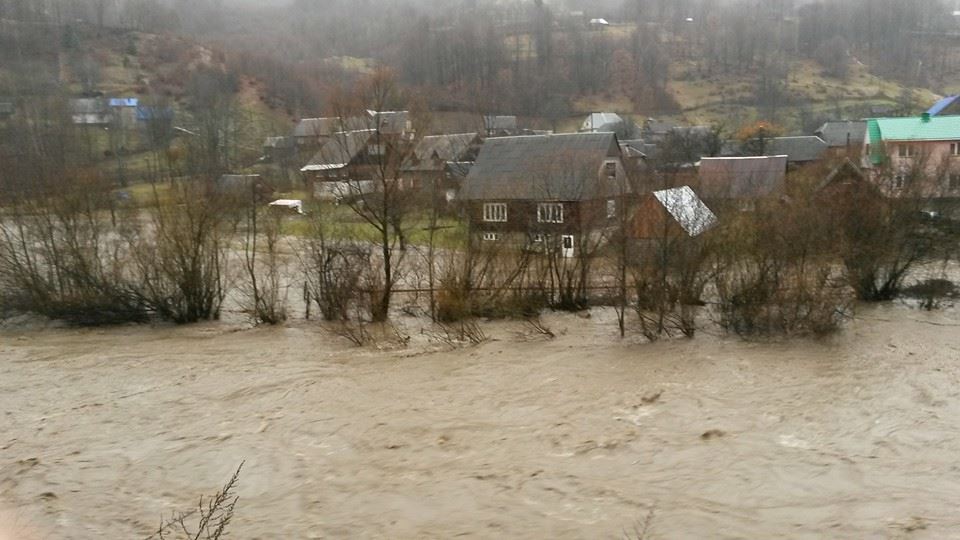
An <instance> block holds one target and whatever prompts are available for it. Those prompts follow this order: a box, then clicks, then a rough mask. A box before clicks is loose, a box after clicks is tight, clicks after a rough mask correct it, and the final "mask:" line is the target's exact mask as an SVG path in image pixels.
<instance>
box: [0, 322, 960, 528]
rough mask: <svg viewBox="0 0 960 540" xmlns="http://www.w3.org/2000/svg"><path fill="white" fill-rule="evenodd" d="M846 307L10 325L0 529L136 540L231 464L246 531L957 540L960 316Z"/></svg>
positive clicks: (0, 451)
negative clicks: (482, 328)
mask: <svg viewBox="0 0 960 540" xmlns="http://www.w3.org/2000/svg"><path fill="white" fill-rule="evenodd" d="M860 315H861V318H860V319H858V320H856V321H853V322H851V323H850V324H849V325H848V327H847V328H846V329H845V331H844V332H843V333H841V334H840V335H838V336H835V337H833V338H831V339H829V340H827V341H823V342H790V343H764V344H757V343H752V344H751V343H742V342H740V341H738V340H736V339H733V338H724V337H718V336H709V335H702V336H700V337H698V338H697V339H696V340H693V341H673V342H663V343H657V344H652V345H651V344H640V343H633V342H630V343H624V342H620V341H619V340H617V339H616V337H615V324H614V323H613V321H612V320H610V319H611V315H610V314H609V313H604V312H595V313H594V314H593V317H592V318H590V319H584V318H579V317H576V316H571V315H563V316H559V315H556V316H550V317H547V318H546V320H547V321H548V324H549V325H550V327H551V328H552V329H553V331H554V332H556V333H557V334H558V336H557V337H556V339H552V340H546V339H543V338H539V337H533V336H530V335H526V336H523V335H520V333H521V332H520V330H521V329H520V327H519V326H518V325H510V324H506V323H497V324H492V325H489V326H488V327H487V332H488V333H489V335H490V336H491V337H492V338H494V339H493V340H492V341H490V342H488V343H486V344H484V345H481V346H479V347H474V348H466V349H462V350H456V351H451V350H449V349H448V348H444V347H443V346H442V345H439V344H435V343H430V342H429V341H428V340H427V339H425V338H423V337H422V336H420V335H414V336H413V339H412V340H411V343H410V345H409V346H408V347H405V348H401V347H391V348H376V347H369V348H364V349H358V348H354V347H352V346H350V345H349V344H347V343H345V342H344V341H342V340H341V339H340V338H336V337H333V336H331V335H330V334H328V333H325V332H324V331H322V330H320V329H319V328H318V327H317V326H316V325H313V324H309V323H295V324H292V325H289V326H287V327H284V328H258V329H247V328H243V327H240V326H236V325H231V324H227V323H218V324H210V325H200V326H193V327H186V328H173V327H124V328H119V329H105V330H76V329H57V328H46V329H36V328H27V327H8V328H6V329H3V330H0V411H2V416H0V508H3V509H5V511H4V512H2V513H0V520H3V521H6V522H7V525H8V526H10V524H11V523H12V522H14V521H15V522H17V523H18V524H19V525H18V526H21V527H22V526H27V527H29V528H32V529H34V530H35V531H36V534H37V536H38V537H39V538H50V539H72V540H73V539H77V540H86V539H91V540H92V539H113V538H118V539H119V538H124V539H128V538H142V537H145V536H147V535H149V534H150V533H151V532H153V530H154V529H155V528H156V526H157V524H158V523H159V522H160V518H161V515H162V514H163V515H169V513H170V512H171V511H173V510H177V509H188V508H190V507H192V506H193V505H195V503H196V501H197V499H198V498H199V496H200V495H204V494H210V493H213V492H215V491H216V490H217V489H218V488H219V487H220V486H221V485H222V484H223V483H224V482H225V481H226V480H227V479H228V478H229V476H230V474H231V473H232V472H233V470H234V469H236V467H237V466H238V465H239V464H240V462H241V461H245V463H246V464H245V466H244V469H243V472H242V475H241V478H240V488H239V491H238V493H239V495H240V502H239V503H238V506H237V514H236V518H235V522H234V524H233V527H232V531H233V537H235V538H244V539H255V538H262V539H266V538H290V539H293V538H297V539H299V538H444V539H446V538H453V537H466V538H470V537H472V538H623V537H624V532H625V531H626V532H628V533H631V534H632V533H633V531H634V529H635V528H636V529H638V530H639V529H643V528H644V527H645V526H646V527H647V530H646V535H645V538H851V539H854V538H855V539H863V538H938V539H940V538H960V512H958V510H957V507H958V503H960V332H958V330H960V314H958V313H957V312H956V311H953V310H950V311H944V312H934V313H925V312H921V311H917V310H911V309H908V308H906V307H902V306H888V307H883V308H878V309H872V310H865V311H862V312H861V314H860ZM633 536H634V537H636V536H638V535H637V534H633ZM0 537H2V533H0Z"/></svg>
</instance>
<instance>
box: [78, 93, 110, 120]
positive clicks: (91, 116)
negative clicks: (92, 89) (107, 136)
mask: <svg viewBox="0 0 960 540" xmlns="http://www.w3.org/2000/svg"><path fill="white" fill-rule="evenodd" d="M69 106H70V116H71V118H72V120H73V123H74V124H76V125H78V126H109V125H110V124H111V123H112V122H113V115H112V114H111V112H110V107H109V106H108V105H107V101H106V100H103V99H99V98H77V99H71V100H70V103H69Z"/></svg>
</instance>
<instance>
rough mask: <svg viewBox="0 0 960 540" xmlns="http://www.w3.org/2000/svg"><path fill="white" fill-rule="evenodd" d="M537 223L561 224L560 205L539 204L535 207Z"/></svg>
mask: <svg viewBox="0 0 960 540" xmlns="http://www.w3.org/2000/svg"><path fill="white" fill-rule="evenodd" d="M537 221H539V222H540V223H563V204H562V203H540V204H538V205H537Z"/></svg>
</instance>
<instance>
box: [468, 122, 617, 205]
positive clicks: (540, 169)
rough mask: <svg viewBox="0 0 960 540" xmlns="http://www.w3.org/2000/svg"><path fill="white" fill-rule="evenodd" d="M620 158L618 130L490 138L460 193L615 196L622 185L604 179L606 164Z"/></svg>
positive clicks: (523, 196)
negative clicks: (615, 131)
mask: <svg viewBox="0 0 960 540" xmlns="http://www.w3.org/2000/svg"><path fill="white" fill-rule="evenodd" d="M619 157H620V148H619V146H618V144H617V137H616V135H614V134H613V133H566V134H560V135H531V136H520V137H502V138H493V139H487V140H486V142H485V143H484V144H483V147H482V148H481V149H480V155H479V156H477V161H476V163H474V166H473V168H472V169H471V170H470V174H469V175H468V176H467V180H466V182H465V183H464V187H463V190H462V192H461V194H460V197H459V198H460V199H462V200H467V201H470V200H494V201H497V200H501V201H502V200H555V201H580V200H587V199H594V198H604V197H608V196H611V195H616V194H618V193H619V192H620V188H621V186H618V185H616V183H615V182H611V181H610V180H608V179H606V178H601V168H602V167H603V165H604V163H605V162H606V160H607V159H615V158H619Z"/></svg>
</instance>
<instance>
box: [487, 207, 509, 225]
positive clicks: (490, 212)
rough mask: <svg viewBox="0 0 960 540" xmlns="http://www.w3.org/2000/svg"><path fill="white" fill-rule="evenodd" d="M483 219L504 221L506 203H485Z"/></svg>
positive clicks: (505, 219)
mask: <svg viewBox="0 0 960 540" xmlns="http://www.w3.org/2000/svg"><path fill="white" fill-rule="evenodd" d="M483 220H484V221H492V222H495V223H506V221H507V204H506V203H485V204H484V205H483Z"/></svg>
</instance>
